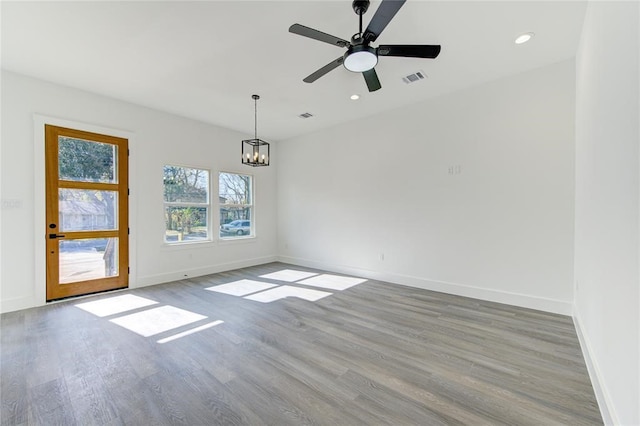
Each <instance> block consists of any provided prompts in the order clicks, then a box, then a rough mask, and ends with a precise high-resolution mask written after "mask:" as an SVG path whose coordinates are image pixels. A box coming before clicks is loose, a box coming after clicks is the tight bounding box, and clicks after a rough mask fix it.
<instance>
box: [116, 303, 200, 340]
mask: <svg viewBox="0 0 640 426" xmlns="http://www.w3.org/2000/svg"><path fill="white" fill-rule="evenodd" d="M205 318H207V317H206V316H204V315H200V314H196V313H193V312H190V311H186V310H184V309H180V308H176V307H174V306H161V307H159V308H153V309H148V310H146V311H142V312H137V313H135V314H130V315H125V316H122V317H118V318H114V319H112V320H109V321H111V322H112V323H114V324H117V325H119V326H121V327H124V328H126V329H128V330H131V331H133V332H134V333H137V334H139V335H141V336H144V337H148V336H153V335H154V334H158V333H162V332H163V331H167V330H171V329H174V328H178V327H181V326H183V325H187V324H191V323H193V322H196V321H200V320H203V319H205Z"/></svg>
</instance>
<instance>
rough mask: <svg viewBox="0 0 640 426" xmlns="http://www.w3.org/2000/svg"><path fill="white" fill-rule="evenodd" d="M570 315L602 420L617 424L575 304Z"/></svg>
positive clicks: (607, 423) (605, 422) (609, 423)
mask: <svg viewBox="0 0 640 426" xmlns="http://www.w3.org/2000/svg"><path fill="white" fill-rule="evenodd" d="M572 317H573V324H574V325H575V328H576V334H577V335H578V341H579V342H580V348H581V349H582V356H583V357H584V361H585V364H586V365H587V371H588V372H589V378H590V379H591V386H592V387H593V392H594V393H595V394H596V400H597V401H598V407H599V408H600V414H601V415H602V421H603V422H604V424H605V425H619V424H620V421H619V420H618V416H617V415H616V412H615V410H614V408H613V405H612V404H611V397H610V396H609V392H607V389H606V387H605V386H604V383H603V381H602V379H601V377H602V374H601V373H600V368H599V367H598V362H597V361H596V359H595V358H594V357H592V356H591V354H592V353H593V349H592V348H591V342H590V341H589V338H588V337H587V335H586V334H584V331H583V327H582V320H581V319H580V313H579V312H578V309H577V308H576V307H575V306H574V309H573V315H572Z"/></svg>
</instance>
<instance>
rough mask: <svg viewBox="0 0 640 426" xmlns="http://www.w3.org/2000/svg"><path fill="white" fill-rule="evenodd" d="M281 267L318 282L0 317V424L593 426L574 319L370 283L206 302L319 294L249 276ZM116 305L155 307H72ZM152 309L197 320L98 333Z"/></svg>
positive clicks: (199, 282) (181, 290) (166, 293)
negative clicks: (95, 310)
mask: <svg viewBox="0 0 640 426" xmlns="http://www.w3.org/2000/svg"><path fill="white" fill-rule="evenodd" d="M283 269H294V270H300V271H308V272H312V273H316V274H322V273H325V272H324V271H319V270H315V269H311V268H302V267H297V266H292V265H286V264H282V263H270V264H266V265H260V266H255V267H251V268H243V269H238V270H233V271H227V272H224V273H219V274H212V275H208V276H203V277H196V278H188V279H184V280H179V281H176V282H173V283H166V284H162V285H157V286H151V287H146V288H139V289H133V290H127V291H122V292H117V293H105V294H101V295H96V296H93V297H90V298H84V299H82V300H81V302H79V301H77V300H68V301H64V302H61V303H56V304H52V305H48V306H46V307H41V308H36V309H29V310H25V311H20V312H12V313H8V314H3V315H2V316H1V317H0V327H1V330H0V331H1V333H0V380H1V383H0V392H1V394H0V398H1V400H2V401H1V402H2V404H1V409H0V419H1V420H2V422H1V423H2V425H3V426H4V425H12V426H13V425H20V424H29V425H51V424H64V425H73V424H81V425H142V424H144V425H172V424H175V425H204V424H207V425H209V424H221V425H263V424H264V425H278V426H280V425H305V424H308V425H374V424H375V425H385V424H389V425H399V424H402V425H404V424H416V425H417V424H420V425H422V424H428V425H474V426H475V425H501V424H508V425H545V426H547V425H556V424H558V425H577V424H580V425H600V424H602V419H601V417H600V413H599V410H598V406H597V403H596V400H595V396H594V393H593V389H592V386H591V382H590V380H589V376H588V373H587V370H586V366H585V363H584V359H583V358H582V351H581V348H580V344H579V341H578V339H577V336H576V331H575V328H574V325H573V321H572V319H571V318H570V317H566V316H562V315H556V314H549V313H545V312H540V311H535V310H531V309H524V308H519V307H514V306H509V305H503V304H499V303H493V302H487V301H480V300H475V299H469V298H464V297H459V296H454V295H449V294H444V293H437V292H431V291H427V290H423V289H417V288H412V287H406V286H400V285H393V284H389V283H385V282H380V281H376V280H367V281H365V282H363V283H361V284H359V285H356V286H353V287H351V288H348V289H346V290H343V291H338V290H330V292H331V293H332V295H331V296H328V297H325V298H323V299H321V300H318V301H316V302H309V301H305V300H301V299H297V298H286V299H282V300H278V301H275V302H271V303H261V302H257V301H252V300H247V299H244V298H242V297H238V296H232V295H228V294H223V293H219V292H214V291H209V290H206V289H207V288H208V287H212V286H215V285H221V284H229V283H233V282H235V281H239V280H243V279H249V280H256V281H265V282H268V283H270V284H274V285H276V286H278V285H289V286H294V287H299V288H313V289H314V290H318V288H315V287H308V286H304V285H303V284H299V283H296V282H285V281H279V280H274V279H268V280H265V279H263V278H260V276H261V275H265V274H270V273H273V272H277V271H280V270H283ZM332 275H336V274H332ZM123 294H132V295H136V296H139V297H144V298H147V299H150V300H152V301H155V302H157V303H156V304H155V305H151V306H149V307H142V308H137V309H134V310H132V311H129V312H124V313H120V314H114V315H109V316H107V317H98V316H96V315H93V314H91V313H90V312H87V311H85V310H82V309H79V308H77V307H76V306H75V305H76V304H77V303H86V302H90V301H93V300H103V299H109V298H112V297H114V295H123ZM162 306H173V307H175V308H179V309H183V310H187V311H190V312H193V313H195V314H199V315H203V316H205V317H206V319H205V320H202V321H199V322H196V323H193V324H190V325H182V326H180V327H176V328H174V329H171V330H167V331H163V332H161V333H159V334H157V335H153V336H149V337H143V336H140V335H138V334H136V333H134V332H132V331H130V330H128V329H127V328H124V327H121V326H120V325H117V324H114V323H113V322H110V321H109V320H110V319H114V318H119V317H121V316H124V315H127V314H129V313H133V312H145V311H146V310H148V309H151V308H155V307H162ZM216 320H220V321H223V323H221V324H219V325H216V326H215V327H210V328H207V329H204V330H201V331H198V332H196V333H193V334H188V335H184V336H182V337H180V338H178V339H176V340H171V341H168V342H166V343H158V340H159V339H161V338H164V337H169V336H174V335H176V333H178V332H183V331H188V330H191V329H192V328H193V327H195V326H197V325H202V324H205V323H209V322H212V321H216Z"/></svg>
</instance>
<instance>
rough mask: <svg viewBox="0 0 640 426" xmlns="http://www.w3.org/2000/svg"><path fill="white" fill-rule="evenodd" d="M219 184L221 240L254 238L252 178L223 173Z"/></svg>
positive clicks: (219, 177)
mask: <svg viewBox="0 0 640 426" xmlns="http://www.w3.org/2000/svg"><path fill="white" fill-rule="evenodd" d="M218 184H219V186H218V188H219V193H218V199H219V202H220V238H223V239H233V238H239V237H252V236H254V229H255V227H254V223H253V216H254V215H253V179H252V177H251V176H249V175H242V174H238V173H226V172H221V173H220V174H219V176H218Z"/></svg>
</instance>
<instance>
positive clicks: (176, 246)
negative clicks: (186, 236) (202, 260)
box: [162, 240, 216, 250]
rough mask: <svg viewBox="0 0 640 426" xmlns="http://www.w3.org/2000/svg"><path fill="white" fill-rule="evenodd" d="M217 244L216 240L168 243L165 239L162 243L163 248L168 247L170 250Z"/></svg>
mask: <svg viewBox="0 0 640 426" xmlns="http://www.w3.org/2000/svg"><path fill="white" fill-rule="evenodd" d="M215 245H216V241H215V240H203V241H182V242H178V243H167V242H166V241H165V242H163V243H162V248H163V249H168V250H185V249H190V248H202V247H213V246H215Z"/></svg>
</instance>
